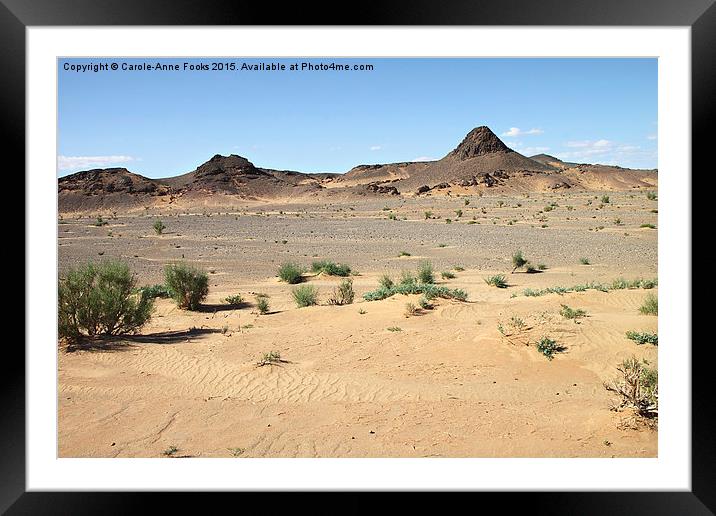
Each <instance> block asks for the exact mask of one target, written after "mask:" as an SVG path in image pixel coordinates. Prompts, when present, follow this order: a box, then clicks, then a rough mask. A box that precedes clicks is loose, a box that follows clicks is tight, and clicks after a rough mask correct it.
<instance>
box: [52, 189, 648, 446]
mask: <svg viewBox="0 0 716 516" xmlns="http://www.w3.org/2000/svg"><path fill="white" fill-rule="evenodd" d="M602 195H608V196H609V202H602ZM468 202H469V203H468ZM550 205H551V206H552V207H551V209H547V210H546V209H545V208H546V207H548V206H550ZM656 208H657V202H656V201H652V200H648V199H647V197H646V195H645V192H643V191H634V192H625V193H614V192H609V193H604V194H602V193H593V192H592V193H583V192H582V193H570V192H564V193H554V194H535V193H531V194H513V195H509V196H508V195H504V196H494V195H493V196H488V195H485V196H483V197H480V196H477V195H464V196H455V195H453V196H446V197H428V198H421V199H416V198H408V199H403V198H397V197H386V198H383V199H378V200H368V199H363V200H356V201H354V202H348V201H345V202H341V203H336V204H331V205H329V204H325V203H312V204H310V203H309V204H306V203H292V202H289V201H287V202H284V203H274V204H266V203H264V204H260V205H259V204H257V203H246V204H245V205H242V206H239V207H237V208H234V209H230V210H227V209H226V208H222V209H216V208H212V207H210V206H206V207H205V208H201V209H196V208H195V209H193V210H186V211H182V212H173V213H156V212H153V211H151V210H146V211H144V212H141V213H134V214H120V213H118V214H112V213H101V214H100V213H96V214H95V213H92V214H84V215H82V216H79V215H77V214H63V215H62V216H61V217H60V221H59V224H58V238H59V274H60V276H62V274H63V272H64V271H66V270H67V268H68V267H71V266H73V265H76V264H78V263H81V262H85V261H87V260H95V261H96V260H102V259H105V258H121V259H123V260H124V261H126V262H127V263H129V264H130V267H131V268H132V270H133V271H134V272H135V273H136V275H137V278H138V281H139V283H140V284H142V285H145V284H146V285H148V284H154V283H159V282H161V281H162V275H163V266H164V264H166V263H169V262H172V261H178V260H182V259H183V260H185V261H187V262H189V263H191V264H194V265H198V266H201V267H203V268H204V269H206V270H207V271H208V272H209V278H210V292H209V296H208V298H207V300H206V303H205V304H204V305H203V306H202V309H201V310H200V311H197V312H188V311H182V310H178V309H177V308H176V306H175V305H174V303H173V302H172V301H171V300H167V299H158V300H157V303H156V311H155V314H154V317H153V318H152V320H151V321H150V323H149V324H147V325H146V326H145V327H144V328H143V329H142V331H141V333H140V334H139V335H134V336H128V337H126V338H121V339H116V340H114V341H110V342H103V343H102V344H101V345H98V346H96V347H94V348H92V349H82V350H79V351H72V352H68V351H66V350H64V349H60V350H59V352H58V434H59V450H58V453H59V456H61V457H163V456H164V455H163V452H164V451H166V450H168V449H170V448H171V447H174V448H176V450H177V451H176V452H175V453H174V455H173V456H174V457H232V456H235V457H654V456H656V455H657V431H656V430H654V429H653V428H648V427H647V426H645V425H642V424H639V423H638V420H635V419H634V418H633V417H632V416H631V415H630V414H629V413H628V412H626V411H623V412H615V411H612V410H610V400H611V399H612V395H611V394H610V393H609V392H607V391H606V390H605V388H604V386H603V382H605V381H607V380H610V379H611V378H613V377H614V376H615V375H616V373H617V372H616V366H617V365H618V363H619V362H620V361H621V360H623V359H625V358H627V357H630V356H632V355H633V356H636V357H637V358H645V359H647V360H648V361H649V363H650V364H651V365H653V366H656V365H657V363H658V360H657V354H658V353H657V351H658V348H657V347H655V346H652V345H650V344H645V345H637V344H636V343H635V342H633V341H631V340H629V339H627V338H626V337H625V332H626V331H628V330H634V331H648V332H654V333H655V332H656V331H657V317H656V316H649V315H642V314H641V313H640V312H639V306H641V304H642V302H643V301H644V299H645V297H646V296H647V295H648V294H649V293H654V294H655V293H656V291H657V289H652V290H644V289H623V290H610V291H608V292H601V291H598V290H587V291H584V292H571V293H567V294H563V295H559V294H556V293H553V294H546V295H542V296H538V297H528V296H525V295H524V289H525V288H530V289H540V288H545V287H556V286H562V287H570V286H573V285H577V284H585V283H588V282H591V281H595V282H602V283H611V282H612V281H613V280H615V279H617V278H620V277H621V278H625V279H628V280H632V279H635V278H647V279H653V278H656V277H657V232H658V229H652V228H648V227H641V225H642V224H652V225H654V226H658V223H657V217H658V215H657V213H656ZM425 212H431V216H432V217H433V218H429V219H426V218H425ZM97 215H101V216H102V217H103V220H105V221H106V222H107V224H106V225H96V217H97ZM157 218H161V220H162V221H164V223H165V224H166V226H167V229H166V231H165V233H164V234H163V235H160V236H159V235H155V234H154V231H153V229H152V224H153V222H154V220H156V219H157ZM447 219H451V222H450V223H447ZM517 249H521V250H522V251H523V252H524V254H525V256H526V257H527V258H528V259H530V260H531V261H532V262H533V263H534V264H544V265H546V269H545V270H544V271H542V272H540V273H535V274H527V273H525V272H521V271H518V272H515V273H514V274H511V273H510V271H511V269H512V267H511V254H512V252H513V251H515V250H517ZM401 253H410V256H402V257H401V256H399V255H400V254H401ZM580 258H587V259H588V261H589V265H582V264H581V263H580ZM317 259H330V260H333V261H336V262H340V263H347V264H349V265H350V266H351V267H352V269H353V270H354V271H356V273H357V274H356V275H355V276H353V281H354V288H355V290H356V301H355V302H354V303H353V304H350V305H345V306H328V305H326V304H323V303H325V300H326V299H327V297H328V295H329V294H330V292H331V291H332V289H333V288H334V287H335V286H336V285H337V284H338V283H339V282H340V280H341V279H340V278H334V277H327V276H325V275H318V276H313V275H312V274H310V273H309V274H308V275H307V283H308V284H313V285H315V286H317V287H318V288H319V291H320V298H321V301H322V304H321V305H320V306H314V307H306V308H296V306H295V304H294V302H293V300H292V298H291V289H292V286H290V285H287V284H285V283H281V282H280V281H279V280H278V278H277V277H276V270H277V268H278V266H279V265H280V264H281V263H282V262H285V261H295V262H299V263H301V264H304V265H306V266H310V263H311V261H313V260H317ZM421 260H429V261H430V262H432V264H433V266H434V267H435V270H436V273H437V283H438V284H441V285H447V286H449V287H451V288H461V289H464V290H465V291H466V292H467V293H468V294H469V298H468V301H467V302H459V301H455V300H446V299H439V300H436V301H435V307H434V309H432V310H424V311H422V312H420V313H418V314H416V315H413V316H410V317H406V315H405V307H406V303H409V302H412V303H414V304H417V299H418V298H419V296H417V295H416V296H403V295H396V296H393V297H391V298H388V299H385V300H382V301H370V302H368V301H364V300H363V299H362V294H363V293H365V292H367V291H369V290H373V289H375V288H376V287H377V285H378V279H379V276H381V275H382V274H383V273H388V274H391V275H393V277H394V278H395V279H398V275H399V274H400V271H402V270H412V271H414V270H415V269H416V267H417V265H418V263H419V262H420V261H421ZM441 271H452V272H453V273H454V275H455V277H454V278H452V279H443V278H441V275H440V272H441ZM492 274H505V276H506V278H507V281H508V284H509V286H508V288H505V289H498V288H495V287H492V286H489V285H487V284H486V283H485V281H484V278H485V277H487V276H489V275H492ZM258 292H261V293H266V294H268V295H269V302H270V305H271V311H270V313H268V314H266V315H259V314H258V312H257V310H256V308H255V306H254V294H255V293H258ZM237 293H239V294H241V295H242V296H243V297H244V298H245V299H246V301H247V303H246V304H244V305H242V306H240V307H238V308H232V307H230V306H228V305H226V304H225V303H224V302H223V301H222V299H223V298H225V297H226V296H227V295H231V294H237ZM563 304H565V305H568V306H570V307H572V308H575V309H583V310H585V311H586V312H587V316H586V317H584V318H581V319H579V320H577V321H576V322H575V320H568V319H565V318H564V317H562V316H561V315H560V313H559V311H560V308H561V305H563ZM513 317H517V318H520V319H522V320H523V321H524V322H525V328H524V329H522V330H520V331H514V332H509V331H508V332H506V333H512V334H511V335H509V336H508V337H505V336H504V335H503V334H502V333H501V332H500V331H499V329H498V327H500V326H502V327H503V328H506V327H509V324H510V321H511V320H512V318H513ZM389 328H390V330H389ZM542 336H549V337H550V338H552V339H554V340H556V341H557V342H558V343H559V344H560V345H562V346H564V348H565V349H564V351H563V352H561V353H558V354H556V355H555V357H554V359H553V360H551V361H550V360H547V359H546V358H545V357H544V356H543V355H541V354H540V353H538V352H537V350H536V349H535V342H536V341H537V340H539V339H540V338H541V337H542ZM270 351H278V352H280V354H281V357H282V358H283V359H285V360H286V361H287V362H285V363H281V364H278V365H267V366H263V367H258V366H257V361H258V360H259V359H260V357H261V356H262V355H263V354H264V353H268V352H270Z"/></svg>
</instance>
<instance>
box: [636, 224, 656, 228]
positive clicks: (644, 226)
mask: <svg viewBox="0 0 716 516" xmlns="http://www.w3.org/2000/svg"><path fill="white" fill-rule="evenodd" d="M639 227H640V228H649V229H656V226H655V225H654V224H642V225H641V226H639Z"/></svg>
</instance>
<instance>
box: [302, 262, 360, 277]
mask: <svg viewBox="0 0 716 516" xmlns="http://www.w3.org/2000/svg"><path fill="white" fill-rule="evenodd" d="M311 270H312V271H313V272H315V273H319V272H322V273H323V274H327V275H328V276H350V274H351V268H350V267H349V266H348V265H344V264H341V263H335V262H332V261H330V260H322V261H317V262H313V263H312V264H311Z"/></svg>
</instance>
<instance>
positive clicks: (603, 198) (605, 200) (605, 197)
mask: <svg viewBox="0 0 716 516" xmlns="http://www.w3.org/2000/svg"><path fill="white" fill-rule="evenodd" d="M602 203H604V204H609V196H608V195H602Z"/></svg>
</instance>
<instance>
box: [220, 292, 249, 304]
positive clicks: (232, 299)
mask: <svg viewBox="0 0 716 516" xmlns="http://www.w3.org/2000/svg"><path fill="white" fill-rule="evenodd" d="M224 301H225V302H226V304H227V305H231V306H239V305H240V304H241V303H243V302H244V298H243V297H241V294H236V295H233V296H227V297H226V298H224Z"/></svg>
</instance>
